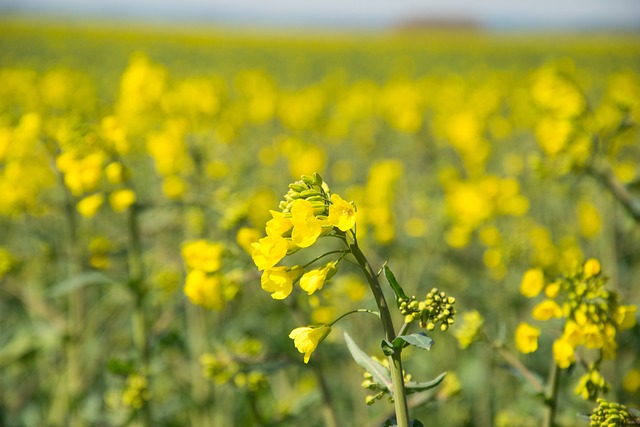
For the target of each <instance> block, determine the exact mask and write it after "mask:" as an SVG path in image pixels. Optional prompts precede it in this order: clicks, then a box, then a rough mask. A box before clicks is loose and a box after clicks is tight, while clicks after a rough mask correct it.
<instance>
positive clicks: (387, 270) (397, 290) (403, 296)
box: [382, 262, 409, 307]
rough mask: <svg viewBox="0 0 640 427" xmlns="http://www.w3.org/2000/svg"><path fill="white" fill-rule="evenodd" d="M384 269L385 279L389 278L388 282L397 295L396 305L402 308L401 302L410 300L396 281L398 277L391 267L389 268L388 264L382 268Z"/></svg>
mask: <svg viewBox="0 0 640 427" xmlns="http://www.w3.org/2000/svg"><path fill="white" fill-rule="evenodd" d="M382 269H383V270H384V277H386V278H387V282H389V285H390V286H391V289H393V293H395V294H396V305H397V306H398V307H400V300H408V299H409V297H408V296H407V295H406V294H405V293H404V290H403V289H402V286H400V284H399V283H398V281H397V280H396V276H394V275H393V272H392V271H391V269H390V268H389V266H387V263H386V262H385V263H384V265H383V266H382Z"/></svg>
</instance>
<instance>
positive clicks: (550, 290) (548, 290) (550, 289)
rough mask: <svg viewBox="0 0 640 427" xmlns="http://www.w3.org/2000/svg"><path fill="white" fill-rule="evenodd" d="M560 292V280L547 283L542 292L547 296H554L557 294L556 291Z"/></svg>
mask: <svg viewBox="0 0 640 427" xmlns="http://www.w3.org/2000/svg"><path fill="white" fill-rule="evenodd" d="M559 292H560V282H559V281H555V282H553V283H549V284H548V285H547V286H546V287H545V288H544V294H545V295H546V296H547V297H548V298H555V297H557V296H558V293H559Z"/></svg>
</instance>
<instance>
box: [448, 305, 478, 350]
mask: <svg viewBox="0 0 640 427" xmlns="http://www.w3.org/2000/svg"><path fill="white" fill-rule="evenodd" d="M483 327H484V318H483V317H482V315H481V314H480V312H479V311H477V310H473V311H467V312H465V313H463V314H462V324H460V325H459V326H458V327H457V328H456V329H455V331H454V333H453V335H454V336H455V337H456V339H457V340H458V345H459V346H460V348H462V349H465V348H467V347H469V346H470V345H471V344H473V342H474V341H476V340H478V339H479V338H480V337H481V335H482V331H483Z"/></svg>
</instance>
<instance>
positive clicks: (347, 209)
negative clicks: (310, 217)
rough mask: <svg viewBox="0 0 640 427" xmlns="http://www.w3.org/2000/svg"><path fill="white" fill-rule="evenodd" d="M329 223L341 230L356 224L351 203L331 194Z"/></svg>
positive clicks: (349, 228)
mask: <svg viewBox="0 0 640 427" xmlns="http://www.w3.org/2000/svg"><path fill="white" fill-rule="evenodd" d="M329 224H331V225H333V226H334V227H337V228H338V229H339V230H341V231H348V230H351V229H352V228H353V226H354V225H355V224H356V210H355V208H354V207H353V205H352V204H351V203H349V202H347V201H346V200H344V199H342V197H340V196H339V195H337V194H335V193H334V194H332V195H331V206H329Z"/></svg>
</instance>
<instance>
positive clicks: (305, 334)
mask: <svg viewBox="0 0 640 427" xmlns="http://www.w3.org/2000/svg"><path fill="white" fill-rule="evenodd" d="M330 332H331V326H329V325H322V326H319V327H308V326H305V327H301V328H296V329H294V330H293V331H291V333H290V334H289V338H291V339H292V340H293V344H294V345H295V346H296V349H298V351H299V352H300V353H304V363H309V358H310V357H311V353H313V352H314V351H315V349H316V348H318V344H320V343H321V342H322V340H324V339H325V338H326V337H327V335H329V333H330Z"/></svg>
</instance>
